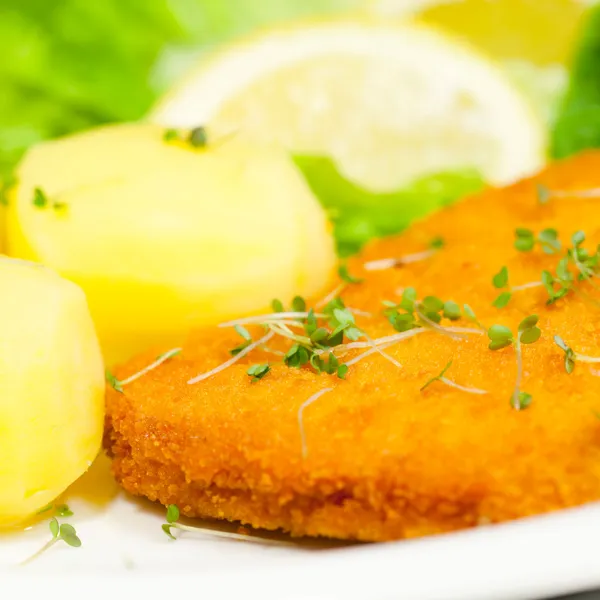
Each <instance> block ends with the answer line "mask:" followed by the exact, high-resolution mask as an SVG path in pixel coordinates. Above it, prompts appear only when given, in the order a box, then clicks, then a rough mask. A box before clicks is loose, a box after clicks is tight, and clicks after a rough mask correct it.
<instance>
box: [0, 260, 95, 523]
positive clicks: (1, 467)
mask: <svg viewBox="0 0 600 600" xmlns="http://www.w3.org/2000/svg"><path fill="white" fill-rule="evenodd" d="M0 283H1V285H2V293H1V294H0V331H1V333H0V528H2V527H4V526H10V525H14V524H15V523H18V522H20V521H23V520H25V519H26V518H28V517H31V516H32V515H33V514H35V512H36V511H38V510H39V509H40V508H42V507H44V506H46V505H47V504H49V503H50V502H52V501H53V500H54V499H55V498H56V497H57V496H59V495H60V494H61V493H62V492H63V491H64V490H65V489H66V488H67V486H69V485H70V484H71V483H73V482H74V481H75V480H76V479H77V478H78V477H79V476H80V475H82V474H83V473H85V472H86V471H87V469H88V467H89V466H90V465H91V464H92V461H93V460H94V459H95V458H96V456H97V454H98V452H99V451H100V448H101V441H102V428H103V424H104V368H103V363H102V356H101V354H100V345H99V344H98V338H97V336H96V332H95V330H94V325H93V323H92V319H91V317H90V313H89V310H88V306H87V303H86V300H85V296H84V294H83V292H82V291H81V289H79V288H78V287H77V286H76V285H75V284H73V283H71V282H70V281H66V280H65V279H62V278H61V277H59V276H58V275H57V274H56V273H54V272H52V271H50V270H49V269H46V268H44V267H42V266H40V265H37V264H33V263H27V262H25V261H20V260H12V259H9V258H7V257H6V256H2V255H0Z"/></svg>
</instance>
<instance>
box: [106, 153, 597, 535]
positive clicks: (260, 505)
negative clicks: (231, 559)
mask: <svg viewBox="0 0 600 600" xmlns="http://www.w3.org/2000/svg"><path fill="white" fill-rule="evenodd" d="M597 173H600V153H588V154H585V155H582V156H580V157H578V158H576V159H572V160H569V161H566V162H563V163H560V164H557V165H555V166H553V167H552V168H551V169H549V170H548V171H546V172H545V173H542V174H541V175H540V176H539V177H538V178H536V181H539V182H543V183H544V184H545V185H546V186H548V187H549V188H552V189H561V190H569V189H570V190H573V189H581V188H594V187H598V183H599V180H598V177H597V176H596V175H595V174H597ZM516 227H528V228H530V229H533V230H534V231H536V232H539V231H540V230H542V229H544V228H547V227H554V228H556V229H557V230H558V231H559V233H560V236H561V238H562V240H563V242H567V241H568V240H569V239H570V236H571V234H572V233H573V232H574V231H576V230H579V229H583V230H585V232H586V234H587V236H588V240H590V243H589V247H590V248H595V244H596V243H598V242H599V241H600V198H599V199H597V200H577V199H555V200H552V201H550V202H549V203H548V204H547V205H545V206H541V205H540V204H539V203H538V200H537V195H536V189H535V181H525V182H521V183H518V184H516V185H514V186H512V187H510V188H507V189H502V190H491V191H488V192H486V193H484V194H483V195H480V196H478V197H474V198H471V199H468V200H466V201H464V202H462V203H461V204H459V205H457V206H455V207H452V208H449V209H447V210H445V211H443V212H440V213H438V214H436V215H434V216H433V217H432V218H430V219H428V220H426V221H424V222H423V223H420V224H418V225H416V226H415V227H413V228H412V229H411V230H410V231H408V232H407V233H406V234H405V235H402V236H399V237H395V238H392V239H389V240H385V241H382V242H378V243H375V244H373V245H372V246H370V247H369V248H368V249H367V250H366V252H365V253H364V255H363V256H362V257H361V258H360V259H357V260H356V261H354V263H353V264H351V267H350V270H351V272H353V273H355V274H361V275H362V276H364V277H365V279H366V280H365V282H364V283H362V284H359V285H353V286H350V287H348V288H347V289H346V290H345V291H344V292H343V294H342V296H343V298H344V300H345V302H346V304H347V305H348V306H350V307H353V308H361V309H363V310H366V311H370V312H371V313H373V315H375V316H374V317H372V318H367V317H362V318H360V319H358V323H359V326H360V327H362V328H364V329H365V330H366V331H368V333H369V335H370V336H371V337H372V338H377V337H381V336H384V335H389V334H391V333H393V330H392V329H391V326H390V325H389V323H388V322H387V321H386V320H385V318H383V317H382V316H381V301H382V300H384V299H388V300H394V299H398V295H397V294H398V290H399V288H403V287H406V286H414V287H416V288H417V290H418V293H419V297H421V298H423V297H425V296H426V295H429V294H435V295H436V296H439V297H441V298H443V299H453V300H455V301H457V302H459V303H461V304H462V303H464V302H466V303H468V304H469V305H471V306H472V307H473V309H474V310H475V312H476V313H477V315H478V317H479V319H480V320H481V321H482V322H483V323H485V324H487V325H491V324H493V323H502V324H506V325H509V326H511V327H513V328H515V327H516V325H517V323H518V322H519V321H520V320H521V319H522V318H523V317H524V316H525V315H527V314H531V313H537V314H539V315H540V326H541V328H542V330H543V336H542V338H541V339H540V341H539V342H537V343H536V344H534V345H533V346H527V347H524V349H523V355H524V378H523V386H522V387H523V389H524V390H526V391H527V392H529V393H531V394H532V395H533V402H532V404H531V406H530V408H528V409H527V410H524V411H520V412H519V411H516V410H514V409H513V408H512V407H511V406H510V402H509V400H510V397H511V393H512V389H513V385H514V382H515V374H516V373H515V372H516V365H515V353H514V350H513V349H512V348H507V349H504V350H501V351H498V352H491V351H490V350H488V349H487V339H486V338H485V336H479V335H469V336H468V337H467V338H466V339H464V340H458V341H457V340H453V339H449V338H448V337H445V336H442V335H440V334H438V333H434V332H427V333H422V334H420V335H417V336H416V337H414V338H412V339H410V340H406V341H404V342H402V343H400V344H398V345H397V346H394V347H392V348H389V349H388V353H389V354H391V355H392V356H394V357H395V358H396V359H397V360H398V361H400V363H402V366H403V368H402V369H398V368H397V367H395V366H393V365H392V364H390V363H389V362H387V361H386V360H384V359H383V358H382V357H381V356H379V355H377V354H375V355H373V356H371V357H369V358H367V359H365V360H363V361H362V362H360V363H358V364H357V365H355V366H353V367H351V369H350V371H349V373H348V376H347V380H346V381H342V380H339V379H337V378H336V377H335V376H328V375H321V376H317V375H316V374H314V373H312V372H311V371H309V370H307V369H302V370H297V369H291V368H287V367H285V366H283V365H278V364H273V365H272V372H271V373H269V374H268V375H267V376H266V377H265V378H264V379H262V380H261V381H259V382H257V383H251V382H250V378H249V377H248V376H247V375H246V369H247V368H248V365H249V364H253V363H256V362H266V361H273V360H274V359H275V360H277V357H275V356H274V355H272V354H266V353H264V352H262V351H255V352H253V353H252V354H251V355H250V357H246V358H245V359H243V360H241V361H240V363H239V364H236V365H234V366H232V367H231V368H229V369H227V370H226V371H224V372H221V373H219V374H218V375H215V376H214V377H212V378H210V379H208V380H206V381H203V382H200V383H198V384H195V385H188V384H187V383H186V382H187V381H188V379H190V377H192V376H194V375H196V374H198V373H202V372H204V371H207V370H209V369H211V368H213V367H214V366H216V365H218V364H220V363H222V362H224V361H225V360H227V359H228V358H229V357H230V355H229V353H228V350H229V349H230V348H232V347H234V346H236V345H237V344H238V343H239V337H238V336H237V335H236V334H235V333H234V332H232V331H231V330H224V329H208V330H203V331H199V332H195V333H193V334H192V335H191V336H190V338H189V340H188V341H187V343H186V345H185V347H184V351H183V352H182V354H181V355H180V356H178V357H176V358H174V359H173V360H171V361H169V362H168V363H165V364H164V365H162V366H161V367H160V368H158V369H156V370H154V371H152V372H151V373H148V374H147V375H146V376H144V377H142V378H141V379H139V380H138V381H136V382H134V383H132V384H130V385H128V386H126V387H125V391H124V393H123V394H120V393H117V392H115V391H114V390H112V389H109V390H108V393H107V410H108V415H107V423H106V425H107V426H106V436H105V446H106V448H107V450H108V452H109V453H110V455H111V456H112V457H113V469H114V473H115V476H116V478H117V479H118V481H119V482H120V483H121V485H122V486H123V487H124V488H125V489H126V490H127V491H129V492H130V493H132V494H136V495H141V496H146V497H148V498H150V499H151V500H158V501H159V502H161V503H163V504H168V503H176V504H177V505H178V506H179V507H180V509H181V511H182V513H184V514H185V515H188V516H209V517H216V518H220V519H229V520H238V521H241V522H243V523H247V524H250V525H253V526H255V527H263V528H267V529H276V528H282V529H284V530H285V531H289V532H291V533H292V535H296V536H301V535H311V536H330V537H335V538H344V539H359V540H391V539H399V538H408V537H415V536H421V535H428V534H434V533H440V532H446V531H452V530H457V529H461V528H465V527H471V526H474V525H477V524H478V523H481V522H485V523H488V522H501V521H505V520H509V519H515V518H519V517H525V516H528V515H534V514H538V513H544V512H547V511H551V510H555V509H559V508H563V507H568V506H574V505H579V504H583V503H586V502H590V501H594V500H598V499H600V421H599V420H598V417H597V416H596V414H595V411H598V410H600V377H598V376H597V374H595V373H593V372H592V369H590V367H589V365H586V364H580V363H578V364H577V365H576V368H575V371H574V373H573V374H572V375H567V374H566V373H565V370H564V367H563V355H562V352H561V351H560V350H559V349H558V348H557V347H556V346H555V345H554V344H553V342H552V338H553V336H554V335H555V334H560V335H561V336H562V337H563V338H564V339H565V340H567V341H568V343H569V344H570V345H571V346H572V347H573V348H574V349H576V350H577V351H580V352H582V353H586V354H592V355H599V356H600V347H599V344H598V340H599V337H598V336H599V333H600V318H599V316H600V308H599V307H598V305H597V304H595V303H594V301H593V300H592V299H591V298H590V297H592V298H598V299H600V293H598V292H596V290H595V289H594V288H593V287H592V286H590V285H589V284H585V283H583V284H582V285H581V289H582V290H584V291H585V294H586V296H584V295H574V294H570V295H569V296H567V297H566V298H565V299H563V300H561V301H559V302H558V303H556V304H555V305H552V306H547V305H546V303H545V302H546V299H547V295H546V293H545V291H544V289H543V288H532V289H529V290H524V291H521V292H516V293H515V295H514V299H513V301H512V302H511V303H510V305H509V306H508V307H507V308H505V309H503V310H502V311H500V310H498V309H496V308H493V307H492V306H491V303H492V301H493V299H494V298H495V296H496V295H497V293H498V291H497V290H495V289H494V288H493V286H492V285H491V278H492V275H493V274H494V273H496V272H497V271H498V270H499V269H500V267H502V266H503V265H507V266H508V268H509V271H510V281H511V284H512V285H515V286H516V285H521V284H524V283H528V282H532V281H539V279H540V272H541V271H542V270H543V269H549V270H553V268H554V267H555V266H556V263H557V261H558V258H557V257H556V256H549V255H546V254H544V253H543V252H541V251H539V250H534V251H533V252H530V253H526V254H524V253H519V252H517V251H516V250H515V249H514V247H513V240H514V229H515V228H516ZM435 236H442V237H443V238H444V240H445V242H446V246H445V248H444V249H443V250H442V251H441V252H439V253H438V254H437V255H435V256H433V257H432V258H430V259H428V260H427V261H424V262H419V263H414V264H411V265H407V266H405V267H404V268H400V269H393V270H387V271H380V272H369V273H365V272H361V269H362V264H363V263H364V262H365V260H371V259H374V258H384V257H388V256H401V255H405V254H407V253H411V252H415V251H420V250H423V249H424V248H426V247H427V244H428V242H429V241H430V240H431V239H432V238H433V237H435ZM592 242H593V244H594V245H593V246H592ZM334 285H335V284H334ZM445 324H449V323H448V322H445ZM459 324H460V325H462V326H467V327H469V326H470V324H469V323H468V322H466V321H464V320H463V321H461V322H460V323H459ZM253 334H254V335H255V336H257V335H259V330H254V331H253ZM271 346H273V347H276V346H277V343H273V344H271ZM160 350H166V349H160ZM357 353H358V351H353V353H352V354H348V355H347V357H345V359H346V360H347V359H348V358H350V357H352V356H354V355H356V354H357ZM155 356H156V351H152V352H149V353H147V354H145V355H143V356H139V357H137V358H136V359H135V360H133V361H131V362H130V363H129V364H126V365H124V366H123V367H121V368H120V369H118V370H117V372H116V374H117V376H118V377H120V378H123V377H125V376H127V375H129V374H131V373H134V372H136V371H137V370H139V369H140V368H142V367H144V366H146V365H148V364H149V363H151V362H152V361H153V360H154V358H155ZM449 360H452V361H453V364H452V367H451V369H450V370H449V371H448V373H447V376H448V377H449V378H450V379H452V380H454V381H456V382H457V383H460V384H462V385H467V386H475V387H478V388H483V389H485V390H488V391H489V393H488V394H487V395H483V396H478V395H473V394H468V393H464V392H461V391H458V390H454V389H451V388H449V387H448V386H445V385H443V384H441V383H439V382H436V383H434V384H432V385H431V386H430V387H429V388H427V390H426V391H424V392H420V391H419V388H420V387H421V386H422V385H423V384H424V383H425V382H426V381H427V380H428V379H429V378H431V377H432V376H434V375H436V374H437V373H439V371H440V370H441V369H442V368H443V366H444V365H446V363H447V362H448V361H449ZM325 387H333V388H334V389H333V391H332V392H330V393H328V394H325V395H323V396H322V397H321V398H320V399H319V400H318V401H316V402H315V403H314V404H312V405H311V406H310V407H308V408H307V409H306V410H305V412H304V425H305V431H306V441H307V448H308V454H307V456H306V458H303V456H302V451H301V440H300V431H299V425H298V409H299V407H300V405H301V404H302V403H303V402H305V401H306V400H307V399H308V398H309V397H310V396H312V395H313V394H314V393H315V392H317V391H318V390H320V389H323V388H325Z"/></svg>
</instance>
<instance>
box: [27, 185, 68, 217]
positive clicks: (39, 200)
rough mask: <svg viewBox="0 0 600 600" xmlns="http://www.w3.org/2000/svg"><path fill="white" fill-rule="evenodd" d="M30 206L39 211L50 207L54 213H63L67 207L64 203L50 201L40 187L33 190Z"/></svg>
mask: <svg viewBox="0 0 600 600" xmlns="http://www.w3.org/2000/svg"><path fill="white" fill-rule="evenodd" d="M32 204H33V206H35V207H36V208H39V209H45V208H48V207H52V208H53V209H54V210H55V211H56V212H61V211H64V210H65V209H66V208H67V205H66V204H65V203H64V202H58V201H51V200H50V199H49V198H48V195H47V194H46V192H44V190H42V188H40V187H36V188H34V189H33V200H32Z"/></svg>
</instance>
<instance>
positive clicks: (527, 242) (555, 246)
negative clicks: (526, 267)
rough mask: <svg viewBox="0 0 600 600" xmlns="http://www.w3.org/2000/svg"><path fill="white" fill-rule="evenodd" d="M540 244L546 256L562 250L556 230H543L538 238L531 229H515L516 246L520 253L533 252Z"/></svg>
mask: <svg viewBox="0 0 600 600" xmlns="http://www.w3.org/2000/svg"><path fill="white" fill-rule="evenodd" d="M536 244H538V245H539V246H540V248H541V250H542V252H544V253H545V254H556V253H557V252H559V251H560V249H561V243H560V241H559V239H558V231H556V229H551V228H548V229H543V230H542V231H540V233H539V234H538V235H537V236H536V235H535V233H534V232H533V231H532V230H531V229H526V228H524V227H518V228H517V229H515V243H514V246H515V248H516V249H517V250H518V251H519V252H531V251H532V250H533V249H534V248H535V246H536Z"/></svg>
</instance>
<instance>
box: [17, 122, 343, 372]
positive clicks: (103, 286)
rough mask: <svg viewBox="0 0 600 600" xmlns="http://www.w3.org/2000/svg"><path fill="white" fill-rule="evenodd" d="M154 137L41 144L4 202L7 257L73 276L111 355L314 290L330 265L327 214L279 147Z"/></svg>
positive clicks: (110, 134)
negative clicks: (201, 145) (6, 204)
mask: <svg viewBox="0 0 600 600" xmlns="http://www.w3.org/2000/svg"><path fill="white" fill-rule="evenodd" d="M163 137H164V131H163V130H162V129H160V128H157V127H156V126H153V125H149V124H132V125H118V126H111V127H104V128H100V129H97V130H94V131H90V132H87V133H83V134H78V135H74V136H71V137H68V138H64V139H61V140H57V141H53V142H47V143H44V144H41V145H39V146H37V147H35V148H34V149H33V150H31V151H30V152H29V153H28V154H27V155H26V157H25V158H24V160H23V162H22V164H21V165H20V168H19V170H18V173H17V176H18V182H19V185H18V188H17V190H16V196H15V198H14V199H13V201H12V202H11V203H10V205H9V208H8V215H7V245H8V251H9V254H11V255H13V256H19V257H24V258H29V259H32V260H36V261H40V262H43V263H44V264H46V265H49V266H51V267H53V268H54V269H56V270H57V271H59V272H60V273H61V274H62V275H64V276H65V277H67V278H69V279H71V280H73V281H75V282H77V283H78V284H79V285H81V287H82V288H83V289H84V291H85V292H86V294H87V297H88V302H89V304H90V309H91V312H92V316H93V318H94V321H95V323H96V327H97V330H98V333H99V336H100V340H101V344H102V347H103V350H104V354H105V358H106V360H107V362H108V363H109V364H112V363H114V362H116V361H119V360H122V359H125V358H127V357H129V356H130V355H132V354H134V353H135V352H137V351H139V350H141V349H143V348H144V347H146V346H148V345H154V344H161V345H164V344H175V343H177V342H178V341H179V340H181V339H182V337H183V336H184V334H185V332H187V331H188V330H189V329H190V328H191V327H194V326H198V325H204V324H209V323H215V322H219V321H222V320H224V319H227V318H229V317H231V316H233V315H241V314H245V313H249V312H253V311H257V310H263V309H266V308H268V306H269V304H270V302H271V300H272V299H273V298H281V299H282V300H284V301H286V300H288V301H289V300H290V299H291V298H292V297H293V296H294V295H297V294H299V295H302V296H311V295H314V294H317V293H319V292H320V291H321V290H322V289H324V288H325V287H326V285H327V282H328V280H329V277H330V274H331V271H332V269H333V266H334V264H335V253H334V245H333V239H332V235H331V232H330V226H329V224H328V222H327V219H326V217H325V214H324V212H323V210H322V208H321V207H320V205H319V204H318V202H317V200H316V199H315V197H314V196H313V195H312V193H311V191H310V190H309V188H308V186H307V185H306V183H305V182H304V180H303V178H302V176H301V175H300V174H299V173H298V171H297V170H296V168H295V167H294V166H293V164H292V161H291V159H290V158H289V157H288V156H287V155H286V154H285V153H283V152H282V151H281V150H279V149H278V148H274V147H258V146H256V145H255V144H250V143H248V142H246V141H244V140H243V139H242V138H241V137H239V136H237V135H234V136H231V137H230V138H228V139H223V140H215V141H214V143H211V141H210V139H209V143H208V145H207V146H206V147H205V148H196V147H193V146H192V145H191V144H189V143H187V142H178V141H175V142H173V141H170V142H166V141H164V139H163ZM36 188H39V190H42V191H43V194H44V198H45V199H46V200H47V204H46V205H45V206H44V207H40V206H36V202H35V199H36V192H35V190H36ZM37 198H38V201H37V204H38V205H39V204H40V201H39V193H38V196H37Z"/></svg>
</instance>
